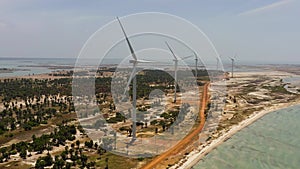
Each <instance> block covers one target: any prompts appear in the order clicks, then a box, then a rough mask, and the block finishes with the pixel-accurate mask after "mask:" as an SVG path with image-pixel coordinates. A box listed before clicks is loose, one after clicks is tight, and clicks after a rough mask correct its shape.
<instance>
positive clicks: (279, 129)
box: [194, 105, 300, 169]
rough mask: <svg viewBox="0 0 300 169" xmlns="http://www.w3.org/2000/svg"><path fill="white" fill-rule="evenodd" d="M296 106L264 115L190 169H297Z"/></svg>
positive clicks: (299, 109)
mask: <svg viewBox="0 0 300 169" xmlns="http://www.w3.org/2000/svg"><path fill="white" fill-rule="evenodd" d="M299 120H300V105H296V106H292V107H288V108H285V109H281V110H277V111H274V112H271V113H269V114H267V115H266V116H264V117H262V118H261V119H259V120H258V121H256V122H255V123H253V124H251V125H250V126H248V127H246V128H244V129H242V130H241V131H240V132H238V133H236V134H235V135H234V136H233V137H231V138H230V139H228V140H227V141H226V142H224V143H222V144H221V145H220V146H218V147H217V148H216V149H214V150H213V151H211V152H210V153H209V154H208V155H207V156H205V157H204V158H203V159H202V160H201V161H200V162H199V163H198V164H197V165H195V166H194V169H299V168H300V122H299Z"/></svg>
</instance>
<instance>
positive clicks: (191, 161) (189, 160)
mask: <svg viewBox="0 0 300 169" xmlns="http://www.w3.org/2000/svg"><path fill="white" fill-rule="evenodd" d="M299 104H300V100H299V99H297V100H294V101H293V102H291V103H280V104H277V105H273V106H271V107H268V108H267V109H265V110H262V111H259V112H254V113H253V114H252V115H250V116H249V117H248V118H247V119H245V120H243V121H241V122H240V123H239V124H237V125H233V126H231V127H230V128H229V129H227V131H225V133H224V134H222V135H221V136H220V137H218V138H216V139H214V140H212V141H211V142H209V143H206V144H204V145H202V146H200V147H199V148H197V149H195V150H193V151H192V152H190V153H189V155H187V156H186V157H185V158H184V159H182V160H180V161H179V162H178V163H177V164H175V165H174V166H173V167H171V168H172V169H175V168H176V169H186V168H192V167H194V166H195V165H196V164H197V163H199V162H200V161H201V160H202V159H203V158H204V157H205V156H206V155H207V154H209V153H210V152H211V151H213V150H214V149H215V148H216V147H218V146H219V145H221V144H222V143H224V142H226V141H227V140H228V139H230V138H231V137H232V136H234V135H235V134H236V133H237V132H239V131H241V130H242V129H244V128H245V127H247V126H249V125H251V124H253V123H254V122H256V121H257V120H259V119H260V118H262V117H264V116H265V115H267V114H269V113H272V112H275V111H278V110H281V109H285V108H288V107H292V106H295V105H299ZM223 131H224V130H223ZM223 131H220V133H222V132H223Z"/></svg>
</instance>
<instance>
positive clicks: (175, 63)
mask: <svg viewBox="0 0 300 169" xmlns="http://www.w3.org/2000/svg"><path fill="white" fill-rule="evenodd" d="M165 43H166V45H167V47H168V48H169V50H170V52H171V53H172V55H173V57H174V60H173V61H174V67H175V70H174V72H175V73H174V76H175V81H174V85H175V92H174V103H176V93H177V70H178V69H177V68H178V61H179V59H178V57H177V56H176V55H175V53H174V52H173V50H172V48H171V47H170V45H169V44H168V42H167V41H166V42H165ZM192 56H193V55H190V56H186V57H184V58H182V59H181V60H184V59H188V58H190V57H192Z"/></svg>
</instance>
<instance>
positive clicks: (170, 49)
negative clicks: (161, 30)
mask: <svg viewBox="0 0 300 169" xmlns="http://www.w3.org/2000/svg"><path fill="white" fill-rule="evenodd" d="M165 43H166V45H167V47H168V48H169V50H170V52H171V53H172V55H173V57H174V58H175V60H178V59H177V57H176V55H175V54H174V52H173V50H172V48H171V47H170V45H169V44H168V42H167V41H165Z"/></svg>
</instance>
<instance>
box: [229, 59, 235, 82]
mask: <svg viewBox="0 0 300 169" xmlns="http://www.w3.org/2000/svg"><path fill="white" fill-rule="evenodd" d="M235 58H236V55H235V56H234V57H229V59H230V60H231V78H233V67H234V62H235Z"/></svg>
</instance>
